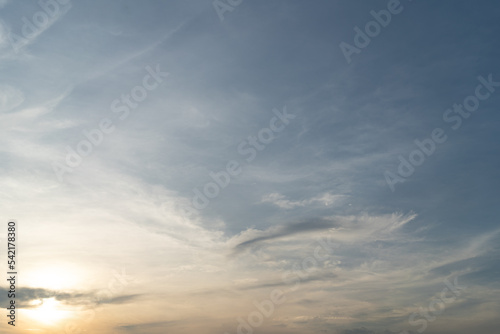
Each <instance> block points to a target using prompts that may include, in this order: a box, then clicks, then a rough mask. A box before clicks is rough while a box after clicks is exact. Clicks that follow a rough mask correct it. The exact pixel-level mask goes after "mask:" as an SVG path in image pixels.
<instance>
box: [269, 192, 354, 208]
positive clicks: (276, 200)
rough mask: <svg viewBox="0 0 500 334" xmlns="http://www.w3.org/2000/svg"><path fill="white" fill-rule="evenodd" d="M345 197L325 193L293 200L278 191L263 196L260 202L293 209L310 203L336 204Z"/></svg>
mask: <svg viewBox="0 0 500 334" xmlns="http://www.w3.org/2000/svg"><path fill="white" fill-rule="evenodd" d="M345 197H347V196H345V195H334V194H330V193H325V194H322V195H318V196H316V197H313V198H310V199H305V200H299V201H293V200H288V199H286V198H285V196H284V195H281V194H279V193H271V194H269V195H265V196H263V197H262V200H261V202H262V203H271V204H273V205H276V206H277V207H279V208H282V209H293V208H297V207H304V206H308V205H312V204H321V205H323V206H331V205H335V204H337V202H339V201H341V200H342V199H344V198H345Z"/></svg>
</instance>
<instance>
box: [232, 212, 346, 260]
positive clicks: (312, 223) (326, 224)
mask: <svg viewBox="0 0 500 334" xmlns="http://www.w3.org/2000/svg"><path fill="white" fill-rule="evenodd" d="M335 226H338V225H336V224H335V223H334V222H333V221H328V220H325V219H321V218H315V219H310V220H308V221H304V222H301V223H296V224H290V225H284V226H279V227H273V228H270V229H269V230H267V231H260V232H256V233H254V234H255V235H254V237H253V238H251V239H249V240H246V241H243V242H240V243H238V244H237V245H236V246H234V249H235V250H236V251H238V252H239V251H243V250H245V249H246V248H249V247H251V246H253V245H254V244H257V243H260V242H263V241H269V240H273V239H279V238H284V237H287V236H291V235H295V234H299V233H307V232H311V231H318V230H326V229H329V228H332V227H335Z"/></svg>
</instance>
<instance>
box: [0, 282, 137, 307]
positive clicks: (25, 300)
mask: <svg viewBox="0 0 500 334" xmlns="http://www.w3.org/2000/svg"><path fill="white" fill-rule="evenodd" d="M8 291H9V290H8V289H6V288H0V304H2V305H3V304H5V303H6V302H8V300H9V298H8V296H7V295H8ZM139 296H140V295H138V294H134V295H122V296H114V297H111V298H107V299H102V297H100V296H99V293H96V292H89V293H82V292H63V291H55V290H49V289H43V288H25V287H19V288H17V289H16V301H17V303H18V305H19V307H20V308H33V307H37V306H33V305H31V304H30V302H32V301H34V300H41V299H47V298H55V299H56V300H57V301H59V302H62V303H65V304H67V305H86V306H91V305H98V304H126V303H128V302H130V301H132V300H134V299H136V298H138V297H139Z"/></svg>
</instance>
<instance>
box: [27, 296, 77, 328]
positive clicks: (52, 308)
mask: <svg viewBox="0 0 500 334" xmlns="http://www.w3.org/2000/svg"><path fill="white" fill-rule="evenodd" d="M31 304H32V305H34V306H36V305H38V307H35V308H32V309H27V310H25V312H26V313H25V314H26V315H27V316H29V317H30V318H31V319H32V320H34V321H37V322H39V323H42V324H45V325H55V324H57V323H58V322H59V321H61V320H63V319H65V318H68V317H69V316H70V315H71V314H72V313H73V312H71V311H68V310H66V309H64V308H63V307H62V305H61V303H60V302H58V301H57V300H56V299H55V298H44V299H38V300H35V301H33V302H31Z"/></svg>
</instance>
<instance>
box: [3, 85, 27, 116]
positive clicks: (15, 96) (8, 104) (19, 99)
mask: <svg viewBox="0 0 500 334" xmlns="http://www.w3.org/2000/svg"><path fill="white" fill-rule="evenodd" d="M23 102H24V94H23V92H22V91H20V90H19V89H17V88H15V87H12V86H10V85H0V113H3V112H7V111H9V110H12V109H14V108H16V107H18V106H19V105H21V104H22V103H23Z"/></svg>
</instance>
